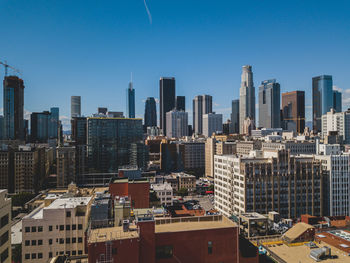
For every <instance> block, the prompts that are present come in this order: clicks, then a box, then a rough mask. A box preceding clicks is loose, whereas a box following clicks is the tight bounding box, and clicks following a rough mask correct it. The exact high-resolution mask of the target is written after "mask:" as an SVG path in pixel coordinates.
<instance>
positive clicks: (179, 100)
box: [175, 96, 186, 111]
mask: <svg viewBox="0 0 350 263" xmlns="http://www.w3.org/2000/svg"><path fill="white" fill-rule="evenodd" d="M175 104H176V110H178V111H186V97H185V96H176V103H175Z"/></svg>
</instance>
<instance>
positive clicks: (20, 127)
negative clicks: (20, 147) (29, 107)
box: [3, 76, 24, 140]
mask: <svg viewBox="0 0 350 263" xmlns="http://www.w3.org/2000/svg"><path fill="white" fill-rule="evenodd" d="M3 85H4V97H3V99H4V103H3V107H4V125H3V138H4V139H5V140H24V118H23V113H24V109H23V107H24V84H23V80H22V79H20V78H18V77H16V76H8V77H5V79H4V82H3Z"/></svg>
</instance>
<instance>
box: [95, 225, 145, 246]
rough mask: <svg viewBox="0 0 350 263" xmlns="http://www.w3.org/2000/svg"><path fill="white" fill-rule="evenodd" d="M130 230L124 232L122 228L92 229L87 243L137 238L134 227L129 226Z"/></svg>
mask: <svg viewBox="0 0 350 263" xmlns="http://www.w3.org/2000/svg"><path fill="white" fill-rule="evenodd" d="M130 230H131V231H126V232H124V231H123V227H122V226H118V227H107V228H97V229H93V230H91V232H90V235H89V240H88V242H89V243H97V242H105V241H112V240H120V239H129V238H138V237H139V232H138V231H137V228H136V226H130Z"/></svg>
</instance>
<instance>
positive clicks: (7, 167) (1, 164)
mask: <svg viewBox="0 0 350 263" xmlns="http://www.w3.org/2000/svg"><path fill="white" fill-rule="evenodd" d="M11 170H13V157H12V152H11V151H0V189H8V190H9V192H12V191H13V189H12V188H13V182H12V183H11V179H12V178H11V176H10V171H11Z"/></svg>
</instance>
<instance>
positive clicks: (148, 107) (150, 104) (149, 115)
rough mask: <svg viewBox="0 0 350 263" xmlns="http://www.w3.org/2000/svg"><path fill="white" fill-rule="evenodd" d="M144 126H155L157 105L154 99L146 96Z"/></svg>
mask: <svg viewBox="0 0 350 263" xmlns="http://www.w3.org/2000/svg"><path fill="white" fill-rule="evenodd" d="M144 126H145V128H146V129H147V127H156V126H157V107H156V100H155V99H154V98H153V97H148V98H147V100H146V103H145V125H144Z"/></svg>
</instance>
